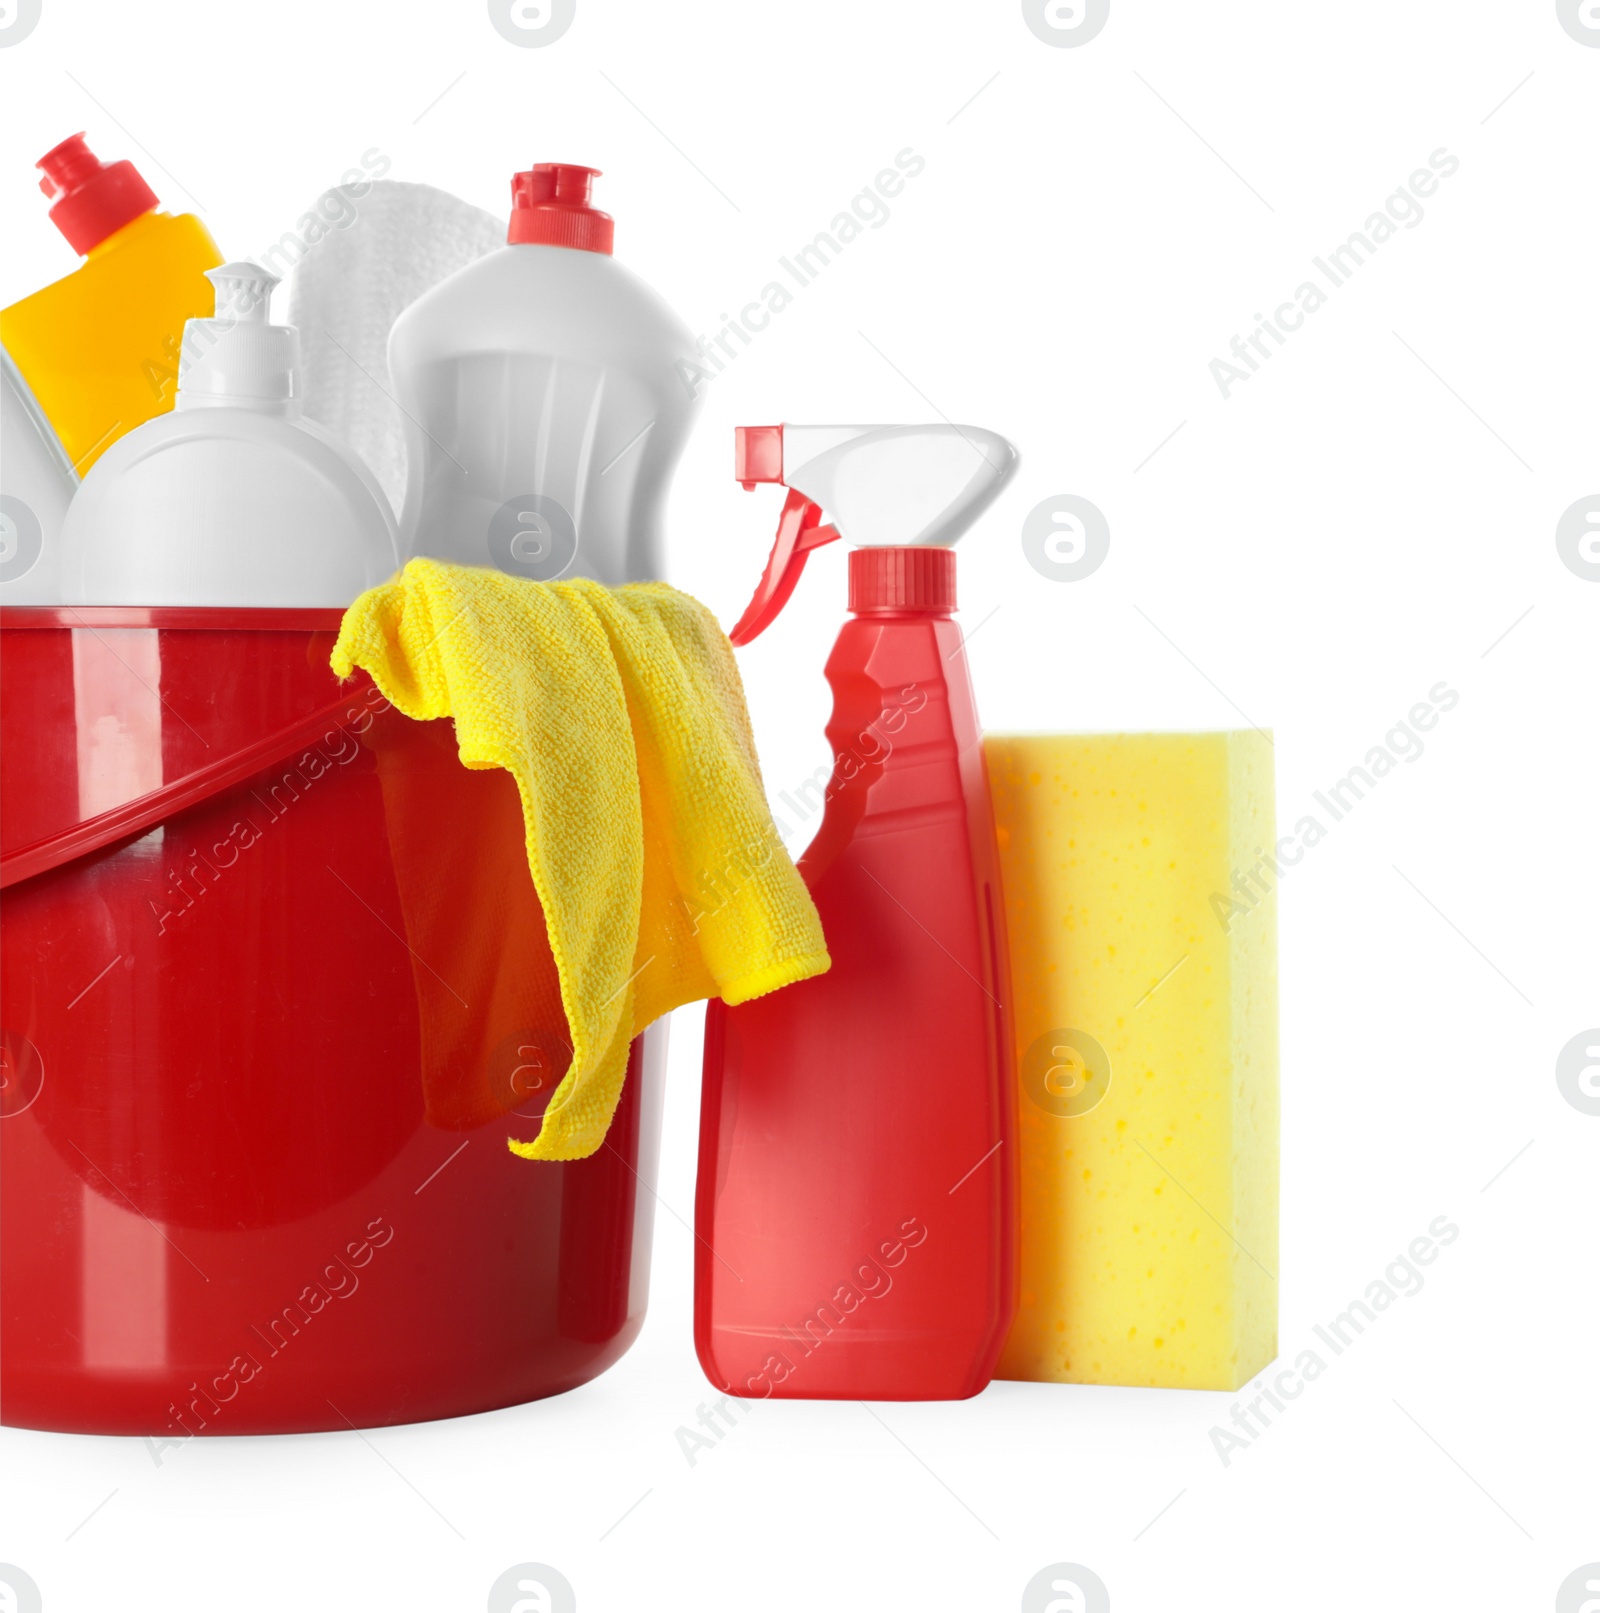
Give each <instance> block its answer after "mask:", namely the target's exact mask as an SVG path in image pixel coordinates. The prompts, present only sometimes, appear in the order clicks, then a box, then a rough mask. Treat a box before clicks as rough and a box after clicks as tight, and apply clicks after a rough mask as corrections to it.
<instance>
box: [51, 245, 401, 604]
mask: <svg viewBox="0 0 1600 1613" xmlns="http://www.w3.org/2000/svg"><path fill="white" fill-rule="evenodd" d="M209 278H210V280H211V281H212V283H213V284H214V285H215V287H216V312H215V315H214V316H213V317H211V318H208V319H191V320H190V321H189V322H188V324H187V325H186V326H185V327H184V332H183V349H182V355H181V358H180V360H179V367H178V398H177V407H176V408H175V409H174V410H173V412H172V413H171V414H167V415H162V416H161V417H160V418H158V419H155V420H148V421H146V422H145V424H144V425H142V426H140V427H139V429H138V430H137V431H133V432H130V433H129V434H128V435H127V436H126V437H123V438H121V439H120V440H119V441H118V442H116V443H114V444H113V445H112V447H111V448H110V449H109V450H108V451H107V452H106V453H105V454H104V455H103V456H102V457H101V459H100V461H99V463H98V464H96V466H95V467H94V469H93V470H92V471H90V473H89V474H88V475H87V476H86V477H85V478H84V480H83V485H82V487H80V488H79V489H78V493H77V496H76V497H75V498H74V499H73V501H72V504H71V506H70V508H69V509H68V511H67V520H66V526H65V529H64V530H63V532H62V539H61V549H62V562H61V571H62V591H63V593H64V595H65V602H66V603H67V604H69V605H233V606H280V607H283V606H324V607H332V606H338V607H343V606H346V605H349V604H350V603H351V601H352V600H354V599H355V597H356V595H357V594H359V593H361V592H362V591H363V590H364V589H367V588H370V587H372V586H374V585H375V584H377V583H380V582H383V581H384V580H385V579H386V578H387V577H389V576H390V574H391V573H392V572H393V571H394V570H395V568H396V565H397V563H398V549H397V546H396V535H395V525H394V517H393V514H392V513H391V511H390V509H389V504H388V501H387V500H386V499H385V498H384V496H383V493H382V490H381V489H380V488H379V487H378V484H377V482H376V481H375V480H374V478H373V476H372V473H371V472H370V471H369V470H368V469H367V468H366V466H365V465H363V464H362V463H361V462H360V461H359V460H358V459H357V458H356V456H355V454H354V453H353V452H352V451H351V450H350V449H348V448H347V447H345V445H344V444H343V443H341V442H339V441H338V439H337V438H335V437H334V436H333V435H332V434H331V433H330V432H328V431H327V430H325V429H324V428H323V427H322V426H319V425H318V424H317V423H316V422H315V421H313V420H307V419H306V418H305V417H304V415H303V413H302V411H301V406H300V398H299V395H298V392H297V389H296V369H297V358H298V341H297V337H296V332H295V330H294V327H293V326H291V325H273V324H270V323H268V319H267V314H268V306H269V303H270V299H271V296H272V288H273V287H274V286H276V285H277V284H278V281H277V277H276V276H274V275H272V274H269V273H268V272H267V271H266V270H265V269H263V268H261V267H260V266H259V265H257V264H254V263H227V264H224V265H223V266H222V267H221V268H219V269H213V270H211V271H210V272H209Z"/></svg>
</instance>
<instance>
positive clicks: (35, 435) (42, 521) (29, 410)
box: [0, 353, 78, 605]
mask: <svg viewBox="0 0 1600 1613" xmlns="http://www.w3.org/2000/svg"><path fill="white" fill-rule="evenodd" d="M0 371H3V373H0V605H59V604H60V603H61V528H62V525H63V523H64V522H65V521H66V518H67V506H68V505H69V504H70V503H71V502H72V495H73V494H74V493H75V492H76V491H77V489H78V478H77V476H76V474H74V472H73V469H72V465H71V462H70V461H69V460H68V458H67V451H66V449H65V448H63V447H62V445H61V439H60V438H59V437H57V436H56V434H55V431H54V429H53V428H52V426H51V424H50V422H49V421H48V420H46V419H45V417H44V414H43V412H42V411H41V410H40V408H39V405H38V403H37V402H36V401H35V399H34V396H33V394H32V393H31V392H30V391H29V390H28V384H27V382H26V381H24V380H23V379H22V376H21V375H20V373H19V372H18V370H17V367H16V365H15V364H13V363H12V362H11V356H10V354H9V353H7V354H0Z"/></svg>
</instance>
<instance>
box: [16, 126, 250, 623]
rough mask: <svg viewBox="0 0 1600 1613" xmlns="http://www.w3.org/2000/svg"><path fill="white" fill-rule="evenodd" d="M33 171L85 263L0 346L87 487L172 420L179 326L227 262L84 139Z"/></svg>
mask: <svg viewBox="0 0 1600 1613" xmlns="http://www.w3.org/2000/svg"><path fill="white" fill-rule="evenodd" d="M38 167H39V168H40V170H41V171H42V172H43V174H44V177H43V179H41V180H40V181H39V188H40V189H41V190H42V191H43V192H44V193H45V195H46V196H48V197H50V198H51V199H52V202H53V204H54V205H53V206H52V207H51V209H50V218H51V221H52V222H53V223H54V224H55V226H56V228H57V229H59V230H60V231H61V233H62V234H63V235H64V236H65V237H66V238H67V242H68V244H69V245H70V246H71V247H72V248H73V250H74V251H76V252H78V253H80V254H81V255H82V256H83V258H84V260H85V261H84V262H83V263H82V264H81V265H80V266H79V267H78V268H77V269H75V270H73V272H72V273H71V274H69V275H67V276H65V277H64V278H63V279H60V280H57V281H56V282H55V283H54V284H52V285H48V286H46V287H45V288H44V289H43V290H42V291H36V292H34V293H33V295H32V296H30V297H24V298H23V299H22V300H21V301H20V302H14V303H12V304H11V306H10V307H9V308H6V309H4V310H3V311H0V342H3V343H4V345H5V350H6V355H7V357H8V358H9V359H10V360H11V361H12V363H13V364H14V365H15V366H16V368H17V370H18V372H19V373H20V375H21V377H22V380H23V381H24V382H25V383H26V388H27V392H28V395H30V396H31V398H32V399H33V400H34V402H35V403H37V405H38V407H39V409H40V410H41V411H42V412H43V414H44V417H45V419H46V420H48V421H49V423H50V425H51V427H52V428H53V430H54V431H55V434H56V436H57V437H59V438H60V440H61V443H62V446H63V447H64V449H65V450H66V455H67V460H68V463H69V464H70V466H71V467H72V469H73V471H74V472H75V473H76V474H77V475H79V476H82V475H84V474H85V473H86V472H87V471H88V469H89V467H90V466H91V465H92V464H94V462H95V460H96V459H98V458H99V456H100V455H101V454H103V453H104V452H105V451H106V449H107V448H109V447H110V446H111V444H112V443H114V442H115V441H116V440H117V438H118V437H120V436H122V435H123V433H125V432H129V431H132V430H133V428H134V427H135V426H137V425H140V424H142V423H143V422H144V421H146V420H148V419H150V418H151V417H152V416H154V415H158V414H164V413H166V412H167V411H168V410H169V409H171V407H172V402H173V386H174V381H175V379H176V375H177V358H178V342H179V339H180V337H181V336H182V334H183V326H184V321H185V320H187V319H189V318H190V317H191V316H193V315H196V314H204V313H206V312H207V311H208V310H209V309H210V307H211V289H210V287H209V286H207V284H206V281H205V274H206V271H207V270H208V269H214V268H216V267H217V265H218V264H220V263H221V262H222V254H221V253H220V252H218V251H217V246H216V243H215V242H214V241H213V240H212V239H211V236H210V235H209V233H207V230H206V227H205V225H204V224H202V223H201V222H200V220H199V219H197V218H195V217H194V216H193V214H190V213H176V214H174V213H163V212H160V211H158V204H157V201H156V195H155V192H154V191H152V190H151V189H150V187H149V186H148V185H147V184H146V183H145V182H144V180H143V178H142V177H141V176H140V174H139V170H138V169H137V168H135V167H134V165H133V164H132V163H131V162H113V163H103V162H101V161H100V159H99V158H98V157H96V156H95V154H94V153H93V152H92V151H91V150H90V149H89V147H88V145H87V144H86V143H85V141H84V137H83V136H82V135H81V134H75V135H73V136H71V137H70V138H69V139H66V140H63V141H62V142H61V144H60V145H58V146H56V147H54V148H53V149H52V150H50V151H48V152H46V153H45V155H44V156H43V157H41V158H40V159H39V163H38ZM38 603H55V601H38Z"/></svg>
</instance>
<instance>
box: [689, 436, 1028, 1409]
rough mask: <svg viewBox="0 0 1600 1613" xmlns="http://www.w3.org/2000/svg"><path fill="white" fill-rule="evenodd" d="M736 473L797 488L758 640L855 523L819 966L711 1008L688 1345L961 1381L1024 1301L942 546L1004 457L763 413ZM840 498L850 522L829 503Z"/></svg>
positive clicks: (870, 1394) (729, 1382)
mask: <svg viewBox="0 0 1600 1613" xmlns="http://www.w3.org/2000/svg"><path fill="white" fill-rule="evenodd" d="M735 461H736V463H735V474H736V475H737V477H738V479H739V480H740V481H741V482H743V483H744V484H745V485H746V487H750V486H753V485H755V484H756V483H760V482H779V483H783V484H785V485H786V486H788V487H789V488H790V489H791V491H790V493H789V495H788V500H787V502H786V503H785V505H784V509H783V516H782V520H781V523H780V525H779V529H778V537H777V542H776V544H775V545H774V547H773V551H772V555H771V558H770V559H769V560H768V562H767V567H766V572H765V575H764V576H763V577H762V579H761V585H760V587H759V588H758V590H757V592H756V595H755V598H754V599H753V600H752V601H751V603H750V606H749V608H748V609H747V610H746V611H745V613H744V616H743V617H742V618H741V620H740V621H739V623H738V624H737V626H736V627H735V628H734V629H733V632H732V633H731V635H730V637H731V638H732V640H733V642H734V643H735V644H747V643H749V642H750V640H751V639H753V638H755V636H756V635H757V634H758V633H760V632H761V631H762V630H763V629H764V628H765V627H766V626H767V625H768V624H769V623H770V622H771V621H772V619H773V618H774V617H775V616H776V615H777V613H778V612H779V611H780V610H781V609H782V608H783V605H784V604H785V602H786V601H787V600H788V598H789V596H790V594H791V593H792V591H793V589H794V586H795V583H796V581H797V580H798V578H799V576H800V573H801V570H802V568H803V567H804V564H805V561H806V558H807V556H808V555H809V554H810V553H811V551H812V550H814V549H816V548H817V547H818V546H819V545H821V544H823V543H827V542H829V541H831V540H833V539H835V538H837V537H839V536H841V534H842V535H843V536H844V537H845V538H846V539H848V540H849V541H850V542H851V543H853V544H856V545H860V547H857V548H855V549H854V550H853V552H852V553H851V555H850V567H849V570H850V612H851V619H850V620H849V621H848V622H847V623H846V624H845V626H844V627H843V629H842V630H841V632H840V634H839V638H838V641H837V642H836V644H835V645H834V649H833V653H832V655H831V656H830V657H829V659H828V663H827V678H828V682H829V683H830V684H831V685H832V688H833V694H834V706H833V714H832V717H831V719H830V720H829V722H828V725H827V735H828V739H829V742H830V745H831V748H832V751H833V773H832V778H831V781H830V783H829V786H828V791H827V803H826V807H825V809H824V813H823V819H822V824H821V827H820V829H819V830H818V832H817V835H816V837H815V839H813V840H812V842H811V844H810V846H809V847H808V848H807V850H806V852H805V854H804V855H803V856H802V857H801V859H800V862H799V869H800V873H801V875H802V877H803V878H804V879H805V881H806V884H807V886H808V888H809V889H810V892H811V895H812V897H813V899H814V900H815V902H816V904H817V909H818V912H819V913H820V915H821V918H822V927H823V933H824V935H825V937H826V939H827V944H828V951H829V953H830V955H831V957H832V959H833V966H832V968H831V969H830V970H829V971H828V973H826V974H824V975H821V976H818V977H817V978H815V979H813V980H808V981H805V982H803V983H802V984H800V985H795V986H790V987H787V988H786V989H784V990H782V991H779V992H774V993H773V994H771V995H770V996H766V997H761V998H758V999H756V1000H754V1001H752V1002H748V1003H744V1004H741V1005H740V1006H738V1007H736V1008H728V1007H726V1006H724V1005H722V1004H720V1003H717V1002H712V1003H711V1004H710V1006H709V1009H708V1012H707V1018H706V1037H705V1076H704V1083H703V1088H702V1108H701V1130H700V1168H699V1179H698V1183H697V1187H696V1198H695V1218H696V1231H697V1233H698V1238H697V1241H696V1252H695V1262H696V1263H695V1345H696V1348H697V1350H698V1352H699V1356H700V1361H701V1365H702V1366H703V1367H704V1368H705V1371H706V1373H707V1375H708V1376H709V1377H710V1379H711V1380H712V1382H713V1383H715V1384H716V1385H718V1387H719V1388H721V1389H722V1390H723V1391H724V1392H726V1393H729V1394H733V1395H739V1396H744V1397H753V1398H758V1399H759V1398H765V1397H767V1396H769V1395H770V1396H786V1397H796V1398H827V1399H832V1398H843V1397H849V1398H859V1399H866V1400H932V1399H960V1398H964V1397H966V1396H968V1395H973V1394H976V1393H977V1392H978V1391H979V1390H980V1389H982V1388H983V1387H984V1385H985V1384H986V1383H987V1382H988V1381H989V1378H990V1375H991V1373H992V1371H993V1368H994V1365H995V1362H996V1359H997V1357H998V1355H999V1352H1000V1348H1001V1345H1002V1343H1003V1342H1004V1340H1005V1336H1006V1332H1007V1329H1008V1327H1009V1325H1010V1321H1011V1316H1012V1312H1013V1309H1014V1305H1015V1269H1014V1268H1015V1259H1016V1253H1015V1249H1016V1235H1015V1198H1016V1188H1015V1170H1016V1160H1015V1157H1014V1156H1015V1153H1016V1149H1015V1146H1014V1143H1013V1141H1012V1135H1013V1124H1014V1114H1013V1093H1012V1076H1011V1030H1010V1026H1009V995H1010V994H1009V986H1008V966H1007V953H1006V942H1005V931H1004V922H1005V920H1004V904H1003V902H1002V900H1001V889H1000V871H999V865H998V859H997V853H996V846H995V835H994V822H993V818H992V814H991V808H990V804H989V790H988V784H987V780H986V777H985V772H984V760H983V750H982V745H981V735H980V730H979V726H978V716H977V710H976V707H975V705H974V702H973V695H972V686H971V681H970V679H969V676H968V672H967V664H966V656H965V652H964V649H963V645H962V639H961V633H960V630H959V629H958V628H957V627H956V625H955V623H954V622H953V621H952V620H951V613H952V612H953V611H954V610H955V608H956V593H955V555H954V553H953V552H952V550H951V549H950V548H949V547H948V546H949V545H950V544H952V543H954V542H955V541H956V539H957V538H958V537H960V535H961V533H962V532H963V531H965V530H966V528H967V527H968V526H969V525H970V524H971V522H972V521H973V520H974V519H976V517H977V516H978V515H979V514H980V513H981V512H982V511H983V510H984V509H985V508H986V507H987V506H988V505H989V504H990V502H991V501H992V500H993V499H994V497H995V496H996V494H997V493H998V492H999V490H1000V488H1001V487H1002V486H1003V485H1004V484H1005V482H1006V481H1007V479H1008V478H1009V477H1010V475H1011V474H1012V472H1013V470H1014V468H1015V464H1016V452H1015V450H1014V449H1013V448H1012V446H1011V445H1010V444H1009V443H1008V442H1006V440H1005V439H1004V438H1002V437H999V436H997V435H995V434H994V433H993V432H989V431H983V430H980V429H978V428H976V427H971V426H953V425H937V426H792V425H785V426H763V427H753V428H741V429H740V430H739V431H738V433H737V434H736V451H735ZM823 511H827V512H828V513H829V514H830V515H831V516H832V517H833V519H834V521H835V522H836V525H830V526H825V525H823V524H821V523H822V514H823Z"/></svg>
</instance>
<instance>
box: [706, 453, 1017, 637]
mask: <svg viewBox="0 0 1600 1613" xmlns="http://www.w3.org/2000/svg"><path fill="white" fill-rule="evenodd" d="M733 442H734V448H733V473H734V477H735V479H736V480H738V481H740V482H742V483H743V484H744V485H745V487H746V488H752V487H755V486H756V485H757V484H758V483H761V482H777V483H779V484H781V485H782V486H785V487H787V488H789V489H790V492H789V497H788V499H787V500H786V501H785V503H784V506H783V515H782V518H781V519H780V520H779V523H778V536H777V540H776V542H774V544H773V546H772V553H771V554H770V555H769V556H768V558H767V566H766V570H765V571H764V572H763V573H762V576H761V582H760V585H759V586H758V587H757V589H756V592H755V597H754V598H753V599H752V600H751V601H750V604H749V605H748V606H747V607H746V609H745V612H744V615H743V616H741V617H740V618H739V620H738V622H737V624H736V625H735V626H734V629H733V631H732V632H731V633H730V634H729V635H728V637H729V638H730V639H731V640H732V641H733V643H735V644H748V643H749V642H750V640H751V639H753V638H755V637H756V635H757V634H758V633H760V632H762V631H763V629H765V628H766V627H768V626H770V625H771V623H772V619H773V618H774V617H775V616H776V615H777V614H778V612H779V611H780V610H782V609H783V607H784V605H785V604H787V603H788V600H789V596H790V595H791V594H792V593H793V592H794V589H795V584H796V583H797V582H799V580H800V573H801V571H802V570H803V569H804V567H805V563H806V557H807V556H808V555H809V554H810V553H811V551H812V550H813V549H819V548H821V547H822V545H823V544H825V543H831V542H832V541H833V540H834V539H835V538H837V537H840V536H841V535H843V536H845V537H848V538H849V540H850V541H851V543H853V544H855V545H857V546H858V547H861V548H871V549H875V550H876V549H888V550H897V549H909V550H916V549H939V548H947V547H948V546H949V545H951V544H953V543H954V542H955V541H956V539H957V538H959V537H960V536H961V534H962V533H963V532H965V531H966V530H967V528H968V527H969V526H971V524H972V523H973V522H974V521H975V520H976V519H977V518H978V516H979V515H981V514H982V513H983V511H984V510H986V509H987V508H988V507H989V505H990V504H991V503H993V502H994V499H995V497H996V496H997V495H998V493H999V492H1000V489H1001V488H1002V487H1004V486H1005V484H1006V482H1007V481H1009V480H1010V478H1011V475H1012V473H1013V472H1014V471H1015V470H1016V467H1017V451H1016V449H1015V448H1013V447H1012V446H1011V444H1010V443H1009V442H1007V441H1006V439H1005V438H1004V437H1002V436H999V435H998V434H997V433H995V432H993V431H985V430H983V429H982V428H981V427H978V426H955V425H937V426H740V427H738V428H737V429H736V430H735V432H734V439H733ZM824 509H827V510H830V511H832V513H833V515H834V517H835V519H836V520H837V521H838V523H839V526H841V527H843V529H844V531H843V533H842V534H841V532H840V531H839V528H838V527H834V526H824V525H822V524H821V522H822V512H823V510H824ZM856 558H857V557H852V563H851V580H852V600H853V603H852V609H855V608H856V607H857V604H858V603H859V604H860V605H861V606H862V608H865V609H872V608H878V606H876V605H874V604H873V603H872V602H873V601H875V600H880V597H881V601H882V602H884V603H882V608H885V609H886V608H889V607H888V603H887V602H889V601H892V600H924V601H927V602H928V604H929V608H934V606H936V605H939V604H940V602H948V604H949V605H951V606H953V603H954V579H953V576H952V575H950V565H949V564H944V565H938V564H934V563H932V562H931V560H930V561H929V562H928V563H922V562H918V561H917V560H916V559H915V557H914V556H908V555H900V556H890V557H888V559H887V560H886V561H884V562H883V563H881V564H876V565H875V566H866V567H865V568H858V567H857V565H856V563H855V561H856ZM858 570H859V571H860V577H859V578H858V577H857V572H858ZM879 573H882V579H880V580H881V581H882V584H883V585H882V586H881V587H879V586H877V585H876V584H874V583H873V582H872V579H873V578H875V577H878V576H879ZM858 582H860V584H861V590H860V595H861V597H860V600H859V601H857V600H856V598H855V595H856V591H857V588H856V585H857V583H858ZM918 608H920V607H918Z"/></svg>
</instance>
